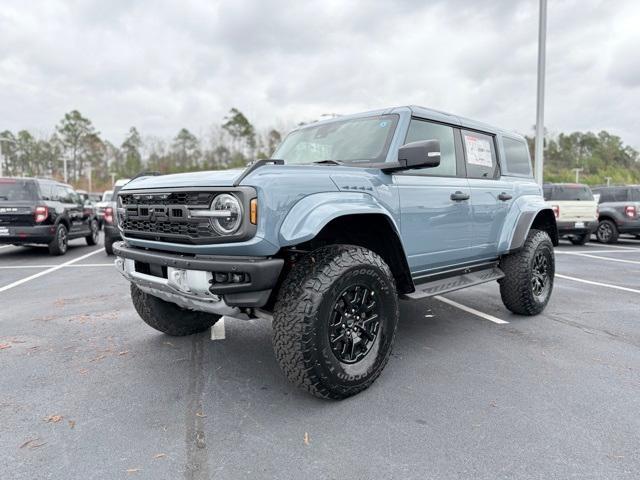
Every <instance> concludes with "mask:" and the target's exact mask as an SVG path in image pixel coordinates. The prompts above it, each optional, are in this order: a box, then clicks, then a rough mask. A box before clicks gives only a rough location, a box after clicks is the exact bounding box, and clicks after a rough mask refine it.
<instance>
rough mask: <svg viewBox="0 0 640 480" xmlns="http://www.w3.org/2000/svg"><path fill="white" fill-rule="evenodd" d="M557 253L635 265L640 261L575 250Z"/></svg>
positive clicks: (639, 263)
mask: <svg viewBox="0 0 640 480" xmlns="http://www.w3.org/2000/svg"><path fill="white" fill-rule="evenodd" d="M558 253H564V254H565V255H575V256H579V257H588V258H597V259H599V260H609V261H610V262H620V263H634V264H636V265H640V262H639V261H636V260H624V259H622V258H609V257H601V256H600V255H591V254H589V253H577V252H558Z"/></svg>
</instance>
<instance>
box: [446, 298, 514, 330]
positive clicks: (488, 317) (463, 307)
mask: <svg viewBox="0 0 640 480" xmlns="http://www.w3.org/2000/svg"><path fill="white" fill-rule="evenodd" d="M433 298H435V299H436V300H440V301H441V302H444V303H447V304H449V305H451V306H452V307H456V308H459V309H460V310H464V311H465V312H467V313H471V314H473V315H476V316H478V317H480V318H484V319H485V320H489V321H490V322H493V323H497V324H499V325H504V324H505V323H509V322H507V321H506V320H502V319H500V318H498V317H494V316H493V315H489V314H488V313H484V312H481V311H479V310H476V309H475V308H471V307H467V306H466V305H462V304H461V303H458V302H454V301H453V300H449V299H448V298H445V297H441V296H440V295H437V296H435V297H433Z"/></svg>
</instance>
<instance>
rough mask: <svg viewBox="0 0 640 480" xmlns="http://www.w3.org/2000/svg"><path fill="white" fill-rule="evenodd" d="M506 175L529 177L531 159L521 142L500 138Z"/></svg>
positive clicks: (525, 145)
mask: <svg viewBox="0 0 640 480" xmlns="http://www.w3.org/2000/svg"><path fill="white" fill-rule="evenodd" d="M502 144H503V146H504V157H505V163H506V169H507V172H508V173H512V174H514V175H527V176H531V159H530V158H529V149H528V148H527V144H526V143H525V142H523V141H521V140H514V139H512V138H507V137H502Z"/></svg>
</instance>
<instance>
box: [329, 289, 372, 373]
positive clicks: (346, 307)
mask: <svg viewBox="0 0 640 480" xmlns="http://www.w3.org/2000/svg"><path fill="white" fill-rule="evenodd" d="M378 297H379V294H378V295H376V292H375V290H373V289H370V288H367V287H365V286H364V285H351V286H349V287H347V288H346V289H345V290H344V291H343V292H342V293H341V294H340V296H339V297H338V299H337V300H336V302H335V304H334V306H333V310H332V312H331V317H330V319H329V342H330V344H331V351H332V352H333V354H334V355H335V356H336V358H337V359H338V360H339V361H341V362H343V363H357V362H359V361H360V360H362V359H363V358H364V357H366V356H367V354H368V353H369V351H371V347H372V346H373V345H374V343H375V340H376V337H377V336H378V330H379V328H380V308H379V305H378Z"/></svg>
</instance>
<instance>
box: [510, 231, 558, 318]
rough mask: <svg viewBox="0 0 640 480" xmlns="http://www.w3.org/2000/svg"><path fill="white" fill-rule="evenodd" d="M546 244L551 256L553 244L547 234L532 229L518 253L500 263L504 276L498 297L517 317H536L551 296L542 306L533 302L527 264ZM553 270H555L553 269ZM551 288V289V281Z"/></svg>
mask: <svg viewBox="0 0 640 480" xmlns="http://www.w3.org/2000/svg"><path fill="white" fill-rule="evenodd" d="M542 243H546V244H548V246H549V248H550V249H551V252H552V254H553V243H552V242H551V238H550V237H549V234H548V233H547V232H545V231H543V230H535V229H532V230H530V231H529V234H528V235H527V239H526V240H525V243H524V245H523V247H522V249H520V250H519V251H518V252H516V253H512V254H510V255H506V256H505V257H503V258H502V260H501V261H500V268H501V269H502V271H503V272H504V274H505V276H504V278H502V279H501V280H499V284H500V296H501V297H502V303H504V306H505V307H507V308H508V309H509V310H511V311H512V312H513V313H516V314H518V315H537V314H539V313H540V312H542V310H544V308H545V307H546V305H547V303H548V301H549V298H550V297H551V294H549V296H548V297H547V299H546V302H545V303H544V304H542V305H541V304H540V303H537V302H535V301H534V298H533V293H532V292H531V276H530V273H529V264H530V263H531V257H532V256H533V255H534V253H535V251H536V250H537V248H538V246H539V245H540V244H542ZM554 270H555V268H554ZM551 288H553V279H552V284H551Z"/></svg>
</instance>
